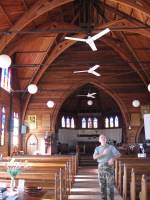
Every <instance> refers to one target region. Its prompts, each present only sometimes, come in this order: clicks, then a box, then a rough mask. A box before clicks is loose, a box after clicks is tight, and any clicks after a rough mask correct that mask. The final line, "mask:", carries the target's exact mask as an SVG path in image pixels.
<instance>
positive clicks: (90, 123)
mask: <svg viewBox="0 0 150 200" xmlns="http://www.w3.org/2000/svg"><path fill="white" fill-rule="evenodd" d="M88 128H92V119H91V117H89V118H88Z"/></svg>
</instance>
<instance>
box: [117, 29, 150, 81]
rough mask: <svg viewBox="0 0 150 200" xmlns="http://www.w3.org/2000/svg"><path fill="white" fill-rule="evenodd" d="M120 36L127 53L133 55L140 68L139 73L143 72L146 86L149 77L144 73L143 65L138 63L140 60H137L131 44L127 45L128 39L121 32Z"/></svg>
mask: <svg viewBox="0 0 150 200" xmlns="http://www.w3.org/2000/svg"><path fill="white" fill-rule="evenodd" d="M120 34H121V36H122V38H123V40H124V42H125V44H126V45H127V47H128V49H129V51H130V52H131V54H132V55H133V57H134V58H135V60H136V61H137V64H138V65H139V66H140V68H141V70H142V71H141V73H142V72H143V76H144V77H145V80H146V81H147V84H148V82H149V77H148V75H147V73H146V72H145V70H144V66H143V64H142V63H141V62H140V59H139V58H138V56H137V54H136V52H135V51H134V49H133V47H132V46H131V44H130V43H129V41H128V39H127V38H126V36H125V34H124V33H122V32H121V33H120Z"/></svg>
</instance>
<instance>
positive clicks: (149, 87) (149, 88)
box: [147, 83, 150, 92]
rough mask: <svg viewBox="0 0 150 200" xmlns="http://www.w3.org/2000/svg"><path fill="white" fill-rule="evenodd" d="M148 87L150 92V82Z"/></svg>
mask: <svg viewBox="0 0 150 200" xmlns="http://www.w3.org/2000/svg"><path fill="white" fill-rule="evenodd" d="M147 89H148V91H149V92H150V83H149V84H148V86H147Z"/></svg>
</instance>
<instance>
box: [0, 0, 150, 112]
mask: <svg viewBox="0 0 150 200" xmlns="http://www.w3.org/2000/svg"><path fill="white" fill-rule="evenodd" d="M91 2H92V3H93V5H95V11H94V12H95V13H96V12H97V13H98V15H97V18H96V22H97V24H96V25H95V26H94V25H93V27H92V30H91V34H92V35H94V34H96V33H98V32H99V31H100V30H102V29H104V28H106V27H109V28H110V29H111V32H110V33H108V34H107V35H105V36H104V37H102V38H100V39H98V40H97V41H95V44H96V46H97V48H98V51H96V52H93V51H91V49H90V48H89V46H88V45H87V44H84V43H80V42H75V41H71V40H70V41H69V40H65V39H64V37H65V36H66V35H67V36H76V37H80V38H85V37H87V29H86V28H85V27H82V23H81V21H80V19H81V13H82V11H81V0H76V1H74V0H39V1H37V0H16V1H12V0H5V1H0V18H1V19H2V20H1V21H0V41H1V45H0V51H1V53H7V54H9V55H11V57H12V60H13V62H12V69H13V72H14V73H15V75H16V78H17V80H18V85H17V87H16V88H14V89H16V90H18V89H19V90H25V89H26V88H27V86H28V85H29V84H30V83H35V84H37V85H38V88H39V92H38V93H37V94H35V95H32V97H31V95H29V94H28V93H23V94H22V93H21V95H22V96H23V100H24V104H23V105H24V107H23V115H24V114H25V113H26V110H27V109H30V110H37V109H38V110H40V109H41V110H46V109H47V108H46V102H47V100H48V99H52V100H54V101H55V103H56V104H57V105H58V107H60V106H61V105H62V103H63V102H64V101H65V99H66V98H67V97H69V95H71V94H72V93H73V91H75V90H77V89H78V88H80V87H82V86H83V85H86V84H88V83H91V84H93V85H95V87H96V88H97V89H99V90H103V91H105V92H106V93H107V94H108V95H110V96H111V97H112V98H113V99H114V100H115V101H116V103H117V104H118V106H119V107H120V108H121V109H123V110H124V113H128V111H129V110H132V109H134V108H132V105H131V101H132V100H133V99H139V100H140V101H141V103H142V104H146V103H147V102H148V101H149V92H148V90H147V85H148V83H149V82H150V60H149V58H150V29H149V26H150V2H149V0H144V1H143V0H91ZM83 12H84V11H83ZM95 64H99V65H100V68H99V69H97V71H98V72H99V73H100V74H101V76H100V77H96V76H93V75H91V74H88V73H83V74H74V73H73V71H75V70H84V69H88V68H90V67H91V66H93V65H95Z"/></svg>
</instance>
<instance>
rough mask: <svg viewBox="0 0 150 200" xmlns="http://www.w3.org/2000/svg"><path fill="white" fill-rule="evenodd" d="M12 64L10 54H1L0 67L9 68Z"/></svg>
mask: <svg viewBox="0 0 150 200" xmlns="http://www.w3.org/2000/svg"><path fill="white" fill-rule="evenodd" d="M10 65H11V58H10V57H9V56H8V55H5V54H2V55H0V68H4V69H7V68H9V67H10Z"/></svg>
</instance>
